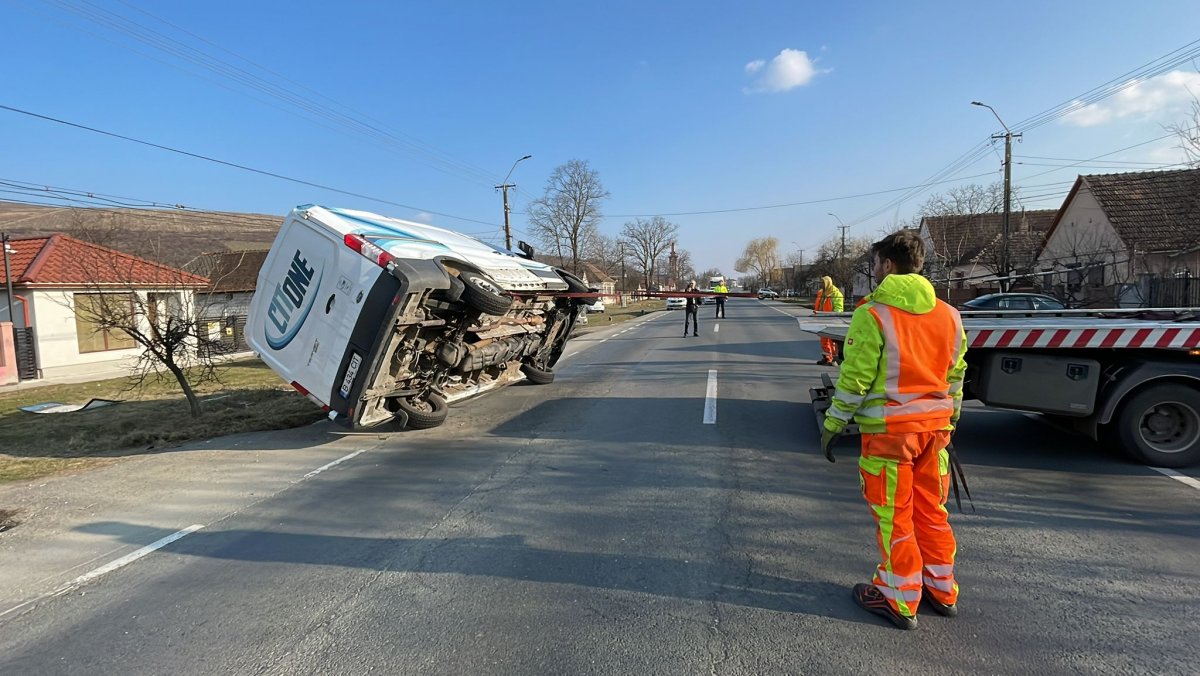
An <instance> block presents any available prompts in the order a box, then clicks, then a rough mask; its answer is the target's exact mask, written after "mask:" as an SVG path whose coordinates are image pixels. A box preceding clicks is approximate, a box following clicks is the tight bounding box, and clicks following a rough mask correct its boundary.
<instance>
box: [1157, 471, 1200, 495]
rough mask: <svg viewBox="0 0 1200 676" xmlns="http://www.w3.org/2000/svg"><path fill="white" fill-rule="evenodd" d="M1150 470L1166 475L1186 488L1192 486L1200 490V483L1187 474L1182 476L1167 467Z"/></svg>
mask: <svg viewBox="0 0 1200 676" xmlns="http://www.w3.org/2000/svg"><path fill="white" fill-rule="evenodd" d="M1150 469H1152V470H1154V471H1155V472H1158V473H1159V474H1164V475H1166V476H1169V477H1171V478H1172V479H1174V480H1176V481H1178V482H1179V483H1181V484H1183V485H1185V486H1191V487H1192V488H1195V489H1197V490H1200V481H1197V480H1196V479H1193V478H1192V477H1190V476H1187V475H1186V474H1180V473H1179V472H1176V471H1175V470H1173V469H1167V468H1165V467H1151V468H1150Z"/></svg>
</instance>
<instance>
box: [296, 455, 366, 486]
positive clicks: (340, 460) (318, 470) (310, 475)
mask: <svg viewBox="0 0 1200 676" xmlns="http://www.w3.org/2000/svg"><path fill="white" fill-rule="evenodd" d="M363 452H364V451H363V450H358V451H355V452H353V453H351V454H350V455H345V456H342V457H340V458H338V459H337V460H334V461H333V462H331V463H329V464H327V465H322V466H320V467H318V468H316V469H314V470H313V471H311V472H309V473H308V474H305V475H304V477H303V478H302V479H300V480H301V481H304V479H311V478H313V477H315V476H316V475H318V474H320V473H321V472H324V471H325V470H327V469H329V468H330V467H336V466H337V465H340V464H342V463H343V462H346V461H347V460H350V459H351V458H354V457H355V456H357V455H359V454H360V453H363Z"/></svg>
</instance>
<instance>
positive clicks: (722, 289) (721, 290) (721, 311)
mask: <svg viewBox="0 0 1200 676" xmlns="http://www.w3.org/2000/svg"><path fill="white" fill-rule="evenodd" d="M713 291H716V292H717V293H718V294H720V295H718V296H717V316H716V317H714V319H723V318H724V317H725V294H727V293H729V287H727V286H725V282H720V283H718V284H717V286H716V288H714V289H713Z"/></svg>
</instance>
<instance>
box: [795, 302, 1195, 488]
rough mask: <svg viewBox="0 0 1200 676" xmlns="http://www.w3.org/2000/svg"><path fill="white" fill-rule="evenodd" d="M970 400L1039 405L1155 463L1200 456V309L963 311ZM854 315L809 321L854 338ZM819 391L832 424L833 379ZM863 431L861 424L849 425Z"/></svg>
mask: <svg viewBox="0 0 1200 676" xmlns="http://www.w3.org/2000/svg"><path fill="white" fill-rule="evenodd" d="M961 314H962V320H963V330H964V331H966V333H967V341H968V345H969V348H968V350H967V356H966V360H967V377H966V383H965V385H964V394H963V396H964V398H965V399H976V400H979V401H980V402H982V403H983V404H985V405H987V406H994V407H999V408H1006V409H1014V410H1019V411H1032V412H1035V413H1041V414H1044V415H1047V416H1050V417H1053V418H1054V419H1055V420H1056V421H1059V422H1062V423H1066V424H1068V425H1069V426H1070V427H1072V428H1074V429H1075V430H1076V431H1078V432H1081V433H1083V434H1086V435H1087V436H1090V437H1091V438H1093V439H1096V440H1099V441H1101V442H1104V443H1110V444H1113V445H1117V446H1119V447H1120V448H1121V449H1122V450H1124V451H1125V453H1126V454H1128V455H1129V456H1130V457H1132V458H1134V459H1135V460H1137V461H1139V462H1143V463H1145V464H1147V465H1152V466H1156V467H1185V466H1189V465H1194V464H1197V463H1200V312H1198V311H1197V310H1195V309H1191V308H1183V309H1180V308H1168V309H1137V310H1053V311H992V312H977V311H969V312H962V313H961ZM850 316H851V314H850V313H839V314H833V313H828V314H826V313H820V314H818V315H817V316H815V317H814V318H813V319H812V320H807V321H804V322H802V324H801V325H802V327H803V328H804V329H805V330H806V331H809V332H811V333H817V334H818V335H820V336H822V337H826V338H832V339H833V340H834V341H836V342H838V343H839V350H840V347H841V345H840V343H841V342H842V341H844V340H845V337H846V330H847V328H848V326H849V319H850ZM822 380H823V387H818V388H813V389H812V390H811V391H810V394H811V396H812V400H813V409H814V411H815V413H816V415H817V418H818V423H820V422H823V421H822V418H823V417H824V415H825V411H826V410H828V408H829V400H830V397H831V396H832V393H833V381H832V379H831V378H830V377H829V375H828V374H823V377H822ZM850 431H851V432H854V431H855V430H854V429H851V430H850Z"/></svg>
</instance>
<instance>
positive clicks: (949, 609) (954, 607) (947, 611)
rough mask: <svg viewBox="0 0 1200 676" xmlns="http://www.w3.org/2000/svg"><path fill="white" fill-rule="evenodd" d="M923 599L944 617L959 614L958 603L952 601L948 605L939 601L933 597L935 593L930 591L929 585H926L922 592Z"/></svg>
mask: <svg viewBox="0 0 1200 676" xmlns="http://www.w3.org/2000/svg"><path fill="white" fill-rule="evenodd" d="M921 600H922V601H924V602H925V603H926V604H927V605H928V606H929V607H930V608H933V612H935V613H937V614H938V615H941V616H942V617H957V616H958V604H957V603H951V604H950V605H946V604H944V603H941V602H939V601H938V600H937V599H935V598H933V594H930V593H929V587H926V588H925V590H924V592H923V593H922V594H921Z"/></svg>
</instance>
